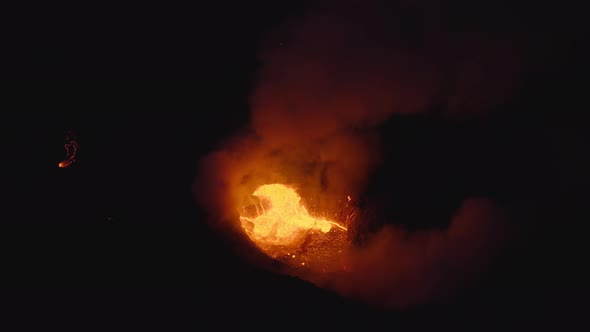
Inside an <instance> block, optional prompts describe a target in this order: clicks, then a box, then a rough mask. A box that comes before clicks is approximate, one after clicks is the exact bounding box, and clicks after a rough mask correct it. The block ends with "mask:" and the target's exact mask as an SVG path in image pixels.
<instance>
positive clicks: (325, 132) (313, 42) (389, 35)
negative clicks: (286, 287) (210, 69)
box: [196, 1, 554, 308]
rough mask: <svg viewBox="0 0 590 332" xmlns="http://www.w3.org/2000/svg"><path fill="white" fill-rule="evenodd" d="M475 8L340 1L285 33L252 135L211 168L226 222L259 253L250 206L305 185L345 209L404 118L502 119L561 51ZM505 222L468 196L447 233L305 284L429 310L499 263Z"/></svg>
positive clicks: (353, 251)
mask: <svg viewBox="0 0 590 332" xmlns="http://www.w3.org/2000/svg"><path fill="white" fill-rule="evenodd" d="M468 5H469V3H468V2H463V1H448V2H444V6H443V5H442V3H441V5H436V4H434V3H427V2H423V1H422V2H421V1H398V2H393V1H384V2H377V1H335V2H330V1H327V2H320V3H319V4H318V5H317V6H316V7H314V10H311V11H310V12H309V13H308V14H307V15H306V16H305V17H304V18H302V19H300V20H298V21H296V22H294V24H290V25H287V26H286V27H284V29H283V30H281V31H283V32H284V35H281V36H280V38H279V39H280V40H270V41H269V45H267V46H265V47H264V48H263V49H262V50H261V52H260V58H261V59H262V61H263V67H262V69H261V70H260V72H259V74H258V81H257V86H256V88H255V89H254V91H253V94H252V96H251V108H252V121H251V127H250V131H249V132H248V134H244V135H241V136H237V137H234V138H232V139H230V140H228V141H227V142H226V143H225V145H224V146H223V148H222V149H220V150H218V151H216V152H214V153H212V154H210V155H209V156H207V157H205V158H204V159H203V160H202V163H201V173H200V176H199V179H198V182H197V186H196V195H197V197H198V200H199V202H200V204H201V205H202V206H204V207H205V208H207V210H208V211H209V212H210V213H211V220H212V221H213V225H214V226H215V227H218V228H219V229H222V230H224V231H230V232H229V234H232V235H234V237H235V238H236V241H242V242H240V243H242V244H244V243H245V244H246V246H247V245H248V243H249V242H248V241H247V240H246V239H245V236H244V232H243V230H242V229H241V228H240V216H239V211H240V208H241V207H242V206H243V203H242V202H243V200H244V198H245V197H248V196H249V195H251V194H252V193H253V192H254V191H255V189H256V188H258V187H259V186H261V185H264V184H270V183H284V184H293V185H296V186H297V187H298V188H300V190H299V193H300V194H301V196H302V197H303V199H304V200H305V201H306V203H307V204H308V205H312V206H314V207H315V208H317V209H318V210H323V211H329V212H330V213H331V212H334V211H337V210H338V208H339V207H340V206H341V204H342V200H343V199H346V198H347V197H348V196H349V195H352V196H353V197H354V196H355V195H359V194H360V193H362V191H363V189H364V186H365V184H366V181H367V179H368V177H369V175H370V174H371V171H372V170H373V169H374V168H375V167H376V165H378V163H379V160H380V159H379V158H380V155H379V154H380V141H379V136H378V134H377V131H376V130H374V128H375V127H376V126H378V125H379V124H381V123H383V122H384V121H385V120H387V119H389V118H390V117H391V115H393V114H415V113H420V112H427V111H428V110H429V109H431V108H432V107H433V106H434V105H437V104H440V103H441V102H442V103H444V104H445V105H446V106H447V110H446V115H448V116H471V115H474V114H481V113H485V112H491V111H493V110H494V109H495V108H497V107H499V106H500V105H501V104H502V103H503V102H505V101H507V99H508V98H510V96H511V94H512V93H513V92H514V90H515V89H517V88H518V87H519V84H521V83H522V79H523V77H524V75H525V74H527V73H528V72H531V71H534V70H536V69H537V68H539V66H541V65H544V64H545V63H546V62H547V61H549V60H550V59H551V58H552V56H553V55H554V54H553V53H552V52H551V50H552V43H554V40H551V39H549V38H548V37H547V35H545V34H544V30H543V26H542V25H540V24H539V25H538V26H528V29H524V27H525V26H526V24H529V25H530V24H532V23H531V21H528V22H527V23H526V24H525V23H523V22H521V21H520V20H519V19H518V18H516V17H511V16H510V15H509V14H507V12H506V11H504V10H502V8H500V7H497V6H495V5H494V3H492V2H490V3H482V4H480V3H478V6H480V7H478V8H484V10H478V11H472V12H469V11H470V10H474V9H475V8H476V7H477V6H475V5H472V7H473V8H467V9H465V10H464V11H461V12H462V13H467V15H465V17H463V16H462V15H456V14H454V13H455V12H456V11H457V10H456V9H457V8H458V7H462V6H468ZM490 26H494V28H490ZM533 27H534V29H533ZM528 31H534V33H528ZM503 220H504V218H503V217H501V212H500V209H498V208H497V207H495V205H494V202H492V201H490V200H487V199H475V198H474V199H467V200H465V201H464V202H463V205H462V207H461V209H460V210H459V211H458V213H457V215H456V216H455V217H454V218H453V221H452V224H451V226H450V227H449V228H448V229H447V230H446V231H438V230H432V231H421V232H417V233H409V232H407V231H405V230H403V229H398V228H393V227H385V228H384V229H383V230H382V231H381V232H380V233H378V234H376V235H375V236H374V237H372V238H371V240H370V242H369V243H368V245H367V246H366V247H363V248H354V247H350V248H348V250H346V252H345V253H344V255H345V256H344V260H345V261H346V264H345V271H342V272H341V273H336V274H331V275H330V276H329V277H328V276H326V275H319V274H314V273H313V271H311V273H310V274H304V275H303V278H305V279H307V280H310V281H312V282H314V283H316V284H318V285H320V286H323V287H327V288H331V289H333V290H335V291H337V292H339V293H341V294H343V295H346V296H351V297H354V298H359V299H362V300H363V301H367V302H368V303H372V304H377V305H386V306H389V307H395V308H399V307H405V306H409V305H413V304H418V303H424V302H427V301H430V300H432V299H435V298H437V297H438V296H442V295H445V294H446V293H449V292H452V291H453V290H454V289H455V288H456V287H458V286H460V285H461V284H463V281H466V280H469V277H470V276H471V274H472V273H475V272H476V271H478V270H479V268H480V267H482V266H483V265H485V262H486V261H487V258H488V257H489V255H492V254H493V252H494V248H495V246H496V244H497V243H498V242H499V241H498V240H497V238H498V237H499V236H501V234H502V232H503V231H504V230H503V226H502V225H504V224H505V223H503ZM360 222H361V223H362V222H363V220H362V219H361V220H360ZM239 245H241V244H239ZM287 273H295V272H289V271H287Z"/></svg>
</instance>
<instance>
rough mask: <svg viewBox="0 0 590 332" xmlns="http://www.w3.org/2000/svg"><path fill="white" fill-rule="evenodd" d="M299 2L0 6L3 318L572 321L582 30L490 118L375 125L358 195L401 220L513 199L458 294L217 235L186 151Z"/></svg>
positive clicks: (214, 134) (579, 281) (397, 323)
mask: <svg viewBox="0 0 590 332" xmlns="http://www.w3.org/2000/svg"><path fill="white" fill-rule="evenodd" d="M302 8H304V4H303V3H299V2H296V3H295V2H293V3H289V2H280V5H279V4H278V2H263V1H255V2H248V3H244V4H241V5H237V4H233V3H232V4H229V3H228V4H223V3H218V4H215V5H213V4H206V3H205V4H202V5H201V4H200V5H191V6H189V5H178V6H176V5H173V4H166V5H165V6H164V5H162V4H146V3H144V4H141V5H122V4H119V5H118V6H115V7H112V6H106V5H103V6H101V5H98V4H97V5H96V6H90V5H84V6H82V5H74V4H68V5H63V6H62V5H57V4H53V3H51V4H45V5H42V6H41V5H39V6H34V7H32V8H24V9H23V8H20V9H9V10H6V11H5V12H4V14H5V15H8V16H12V15H11V13H12V11H11V10H14V13H17V12H18V13H19V15H20V14H24V15H26V16H25V18H24V19H20V18H19V19H17V18H16V17H17V16H16V15H14V16H12V19H9V20H5V21H4V23H3V24H4V25H5V26H4V28H3V37H4V40H3V43H2V45H0V75H2V77H3V78H5V79H11V81H10V83H9V84H8V86H7V87H6V88H5V89H4V90H3V92H2V109H3V111H4V112H3V114H4V119H3V123H4V125H5V126H6V129H5V130H4V131H3V136H4V142H5V143H6V144H5V148H4V151H5V153H4V164H5V165H4V166H5V172H4V173H5V175H6V179H5V181H4V185H3V191H4V199H3V201H4V204H3V205H4V207H5V213H4V214H3V216H2V219H3V220H2V228H3V230H2V235H1V236H2V237H3V240H2V241H1V242H2V243H3V244H4V245H6V246H4V245H3V247H4V249H2V262H1V264H2V266H3V268H2V277H1V280H2V284H1V286H0V291H1V292H2V295H1V301H0V303H1V304H2V314H3V316H4V315H5V316H6V317H7V319H6V320H4V321H6V322H8V321H10V320H12V319H14V320H18V321H21V322H29V323H30V322H32V323H40V324H48V323H49V322H51V323H53V322H56V321H57V322H59V323H58V324H59V325H57V326H64V325H63V324H64V323H66V322H69V323H71V322H75V323H76V324H82V325H76V326H78V327H79V328H80V329H82V330H85V329H86V327H91V326H94V325H96V324H99V323H105V322H106V323H107V324H110V323H115V322H117V323H121V322H127V323H130V324H133V325H132V326H134V328H136V329H139V328H141V329H145V328H154V329H157V330H160V329H164V328H165V329H172V330H175V329H180V328H186V329H195V328H206V326H215V328H225V327H228V328H229V327H230V326H236V327H240V328H265V329H270V328H281V327H283V326H292V325H298V324H302V325H301V326H302V327H305V328H310V327H313V326H317V324H318V323H322V324H330V326H334V327H340V326H342V327H344V326H350V325H351V324H358V325H354V326H358V327H359V328H360V327H362V328H366V329H382V328H392V329H395V328H404V327H409V328H414V327H415V328H418V329H422V328H424V329H426V328H428V329H430V328H458V327H467V328H469V329H482V328H486V327H489V326H492V325H494V326H495V324H501V325H504V326H508V327H516V326H517V325H515V324H516V323H517V322H518V323H524V324H525V325H522V326H524V327H531V326H532V325H530V324H533V325H535V326H544V325H546V324H547V323H549V322H555V323H556V324H558V326H559V327H560V328H566V327H565V325H564V324H566V325H567V324H577V323H580V322H583V320H582V316H580V313H582V312H583V311H584V308H587V304H586V303H587V290H586V288H587V277H586V274H585V273H584V272H583V271H584V268H585V265H586V264H587V257H586V256H587V255H586V242H585V241H586V240H585V239H586V237H587V236H586V232H585V230H586V228H587V227H586V226H585V224H586V222H587V220H588V212H587V211H586V210H587V209H586V206H587V198H588V194H587V189H586V188H587V186H588V184H589V183H590V182H589V180H588V175H587V172H588V169H590V160H589V158H588V153H587V144H586V142H587V136H588V133H587V124H586V122H585V121H584V116H585V114H584V113H585V112H586V110H587V109H588V102H587V97H586V91H585V89H586V86H587V78H588V65H587V63H586V61H587V55H588V53H587V49H586V48H585V43H584V42H585V39H584V38H580V39H573V40H574V42H572V43H571V44H569V46H570V48H569V49H568V50H567V52H568V53H567V54H568V56H567V57H565V58H564V59H565V60H564V61H563V62H562V63H561V64H560V66H559V68H558V69H557V70H555V71H554V72H553V73H552V74H544V75H543V76H540V77H530V79H529V80H528V82H527V84H526V85H525V88H523V89H522V90H521V91H519V93H517V95H516V96H515V98H513V99H512V100H511V101H510V102H509V103H508V104H507V105H505V106H504V107H503V108H501V109H499V110H498V111H497V112H496V113H494V115H491V116H489V117H487V118H485V119H479V120H474V121H472V122H462V123H456V122H453V123H450V122H448V121H447V120H444V119H443V118H441V117H438V116H436V112H434V111H433V114H434V115H433V114H430V115H423V116H416V117H397V118H394V119H392V120H391V121H390V122H389V123H387V124H385V125H384V128H383V133H384V137H386V138H387V139H389V141H390V142H391V144H390V145H388V146H387V150H386V152H387V153H386V154H385V155H386V156H389V157H388V158H390V159H386V163H385V164H384V166H383V168H382V169H380V170H379V172H377V173H376V175H375V176H374V178H373V185H372V186H371V187H370V191H369V192H368V195H373V196H372V197H374V200H375V202H380V201H379V200H384V201H385V202H384V203H383V206H388V207H389V210H388V211H387V213H389V214H391V215H393V216H395V217H396V219H397V220H401V221H402V222H404V223H406V224H407V225H408V226H410V227H425V226H428V227H430V226H443V227H444V225H445V223H448V219H449V218H450V216H451V215H452V213H453V212H454V209H456V207H457V205H458V202H460V200H461V199H462V198H464V197H466V196H474V195H484V196H488V197H493V198H494V199H497V200H499V201H502V202H503V203H505V204H507V205H510V206H515V207H519V208H521V209H523V210H526V213H525V214H526V216H527V217H526V218H525V219H524V220H523V221H522V223H523V225H524V226H526V227H525V229H526V232H525V235H524V237H523V238H522V239H521V240H520V241H519V242H517V243H515V244H511V245H510V246H509V249H508V250H506V252H505V253H504V254H503V255H502V256H501V257H499V258H498V259H497V261H495V262H493V264H492V267H491V268H490V271H489V274H488V275H487V276H486V277H485V278H482V279H481V280H480V281H479V282H478V283H477V284H476V286H475V287H473V288H471V289H469V290H468V291H467V292H466V294H464V295H462V296H461V297H458V298H457V299H455V301H453V302H452V303H444V304H438V305H428V306H424V307H420V308H416V309H413V310H410V311H407V312H385V311H382V310H377V309H369V308H367V307H364V306H362V305H360V304H356V303H353V302H350V301H344V300H342V299H340V298H338V297H337V296H336V295H333V294H331V293H328V292H326V291H324V290H321V289H317V288H315V287H313V286H311V285H308V284H307V283H305V282H303V281H300V280H296V279H292V278H288V277H283V276H277V275H272V274H269V273H266V272H263V271H259V270H257V269H256V268H255V267H252V266H249V265H247V264H245V263H243V262H241V261H240V260H239V259H238V258H236V257H235V255H234V254H233V253H232V252H230V251H229V249H228V246H227V245H226V244H225V243H224V239H222V238H219V237H217V236H215V235H213V234H212V232H211V231H210V230H209V229H208V228H207V225H206V223H205V222H204V212H203V211H201V210H199V208H198V206H197V205H196V203H195V200H194V198H193V195H192V192H191V190H192V188H191V187H192V185H193V182H194V179H195V176H196V175H197V164H198V160H199V158H200V157H202V156H203V155H204V154H206V153H207V152H210V151H212V150H214V149H215V148H216V147H217V144H218V143H219V142H220V140H221V139H223V138H225V137H227V136H229V135H231V134H233V133H235V132H236V131H237V130H239V129H240V128H241V127H242V126H243V125H244V124H246V123H247V120H248V103H247V97H248V94H249V92H250V91H251V89H252V88H253V84H252V79H253V75H254V73H255V70H256V68H257V66H258V65H259V63H258V62H257V60H256V50H257V47H258V45H259V43H260V41H261V40H262V38H263V37H264V36H265V35H266V34H267V33H269V32H270V31H272V28H273V27H275V26H276V25H277V24H279V23H280V22H282V21H284V19H285V18H287V17H289V16H292V15H294V14H296V13H298V12H300V11H301V10H302ZM18 17H20V16H18ZM560 19H562V20H563V22H564V23H565V22H566V21H567V19H568V18H567V16H565V18H560ZM579 32H580V36H585V33H584V31H582V30H580V31H579ZM441 107H443V108H444V105H442V106H441ZM68 130H73V131H74V132H76V133H77V134H78V136H79V144H80V150H79V156H78V161H77V162H76V163H75V164H74V165H73V166H72V167H71V168H68V169H59V168H58V167H57V163H58V162H59V161H61V159H62V157H63V156H64V153H65V150H64V149H63V143H64V138H65V134H66V132H67V131H68ZM417 151H419V153H418V152H417ZM429 165H437V168H435V170H434V171H433V170H432V169H431V168H429ZM383 184H386V185H385V186H384V185H383ZM384 188H388V190H387V191H386V190H384ZM392 197H393V198H395V199H392ZM389 199H391V200H389ZM388 202H389V203H391V202H395V203H393V204H388ZM377 204H380V203H377ZM425 207H429V208H428V209H426V208H425ZM426 211H428V213H430V215H429V214H428V213H427V212H426ZM515 211H519V210H518V209H516V210H515ZM384 213H385V212H384ZM426 220H428V222H427V221H426ZM431 220H437V222H436V223H435V225H432V224H431V222H430V221H431ZM8 318H10V319H8ZM211 324H213V325H211ZM506 324H508V325H506ZM46 326H47V325H46ZM109 326H111V328H116V327H113V325H109ZM117 326H122V325H117ZM518 326H520V325H518Z"/></svg>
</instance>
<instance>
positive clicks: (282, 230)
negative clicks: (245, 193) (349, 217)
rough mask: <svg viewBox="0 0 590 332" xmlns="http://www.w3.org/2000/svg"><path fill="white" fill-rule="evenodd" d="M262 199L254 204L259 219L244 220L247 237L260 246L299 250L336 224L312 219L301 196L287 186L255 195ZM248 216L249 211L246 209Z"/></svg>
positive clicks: (267, 187) (265, 188) (272, 187)
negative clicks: (299, 247) (309, 237)
mask: <svg viewBox="0 0 590 332" xmlns="http://www.w3.org/2000/svg"><path fill="white" fill-rule="evenodd" d="M252 195H253V196H256V197H258V198H259V199H260V202H259V203H257V204H254V207H255V210H256V211H255V216H254V217H247V216H243V215H242V216H240V220H241V222H242V227H243V228H244V230H245V231H246V234H247V235H248V236H249V237H250V239H252V241H254V242H255V243H256V244H257V245H259V246H269V245H270V246H284V247H289V246H298V245H300V244H301V243H302V242H303V241H304V240H305V237H306V236H307V235H308V234H310V233H318V232H321V233H324V234H325V233H328V232H330V230H332V229H334V227H336V228H337V229H341V230H345V231H346V227H344V226H341V225H339V224H338V223H336V222H333V221H330V220H327V219H324V218H317V217H314V216H312V215H310V214H309V213H308V211H307V209H306V208H305V206H303V204H302V203H301V197H300V196H299V195H298V194H297V192H296V191H295V190H294V189H293V188H291V187H288V186H286V185H283V184H266V185H262V186H260V187H258V189H256V191H254V193H253V194H252ZM244 214H246V209H245V208H244Z"/></svg>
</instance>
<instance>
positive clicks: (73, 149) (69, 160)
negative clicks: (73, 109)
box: [58, 132, 78, 168]
mask: <svg viewBox="0 0 590 332" xmlns="http://www.w3.org/2000/svg"><path fill="white" fill-rule="evenodd" d="M64 147H65V148H66V159H64V160H63V161H61V162H60V163H59V164H58V166H59V168H66V167H69V166H71V165H72V164H73V163H74V162H75V161H76V153H77V152H78V141H76V139H75V136H74V134H73V133H71V132H70V133H68V135H67V136H66V144H64Z"/></svg>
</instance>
